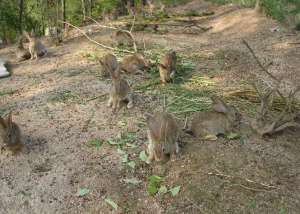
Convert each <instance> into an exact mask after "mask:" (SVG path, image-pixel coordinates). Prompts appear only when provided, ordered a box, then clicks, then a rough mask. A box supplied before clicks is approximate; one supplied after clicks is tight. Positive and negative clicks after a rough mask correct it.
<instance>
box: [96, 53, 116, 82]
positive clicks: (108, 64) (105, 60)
mask: <svg viewBox="0 0 300 214" xmlns="http://www.w3.org/2000/svg"><path fill="white" fill-rule="evenodd" d="M100 64H101V65H102V76H104V77H107V76H109V75H110V74H111V73H112V72H113V71H115V70H116V69H117V68H118V61H117V57H116V56H115V55H113V54H110V53H109V54H106V55H105V56H104V57H102V58H101V59H100Z"/></svg>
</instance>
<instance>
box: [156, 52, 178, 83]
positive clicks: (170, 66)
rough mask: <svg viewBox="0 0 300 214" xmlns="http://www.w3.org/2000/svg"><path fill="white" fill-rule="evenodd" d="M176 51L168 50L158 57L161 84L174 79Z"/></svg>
mask: <svg viewBox="0 0 300 214" xmlns="http://www.w3.org/2000/svg"><path fill="white" fill-rule="evenodd" d="M176 61H177V57H176V52H175V51H169V52H168V53H167V54H166V55H165V56H163V57H162V58H161V59H160V63H159V66H158V67H159V75H160V81H161V82H162V83H163V84H166V83H167V82H170V81H171V80H173V79H174V77H175V73H176Z"/></svg>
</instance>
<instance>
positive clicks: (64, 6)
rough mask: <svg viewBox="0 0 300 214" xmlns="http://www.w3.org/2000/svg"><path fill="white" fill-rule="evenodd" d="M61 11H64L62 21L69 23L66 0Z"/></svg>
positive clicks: (62, 0)
mask: <svg viewBox="0 0 300 214" xmlns="http://www.w3.org/2000/svg"><path fill="white" fill-rule="evenodd" d="M61 11H62V20H63V21H64V22H66V21H67V12H66V0H61ZM65 27H66V24H64V28H65Z"/></svg>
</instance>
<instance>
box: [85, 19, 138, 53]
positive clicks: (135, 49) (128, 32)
mask: <svg viewBox="0 0 300 214" xmlns="http://www.w3.org/2000/svg"><path fill="white" fill-rule="evenodd" d="M86 18H88V19H90V20H92V21H93V22H95V23H96V24H97V26H98V27H101V28H107V29H112V30H117V31H121V32H124V33H127V34H128V35H129V36H130V38H131V39H132V42H133V49H134V52H137V46H136V42H135V39H134V36H133V34H132V33H131V31H132V29H133V27H134V23H135V16H134V18H133V23H132V25H131V30H130V31H128V30H123V29H120V28H116V27H111V26H106V25H102V24H101V23H100V22H98V21H97V20H95V19H93V18H92V17H88V16H87V17H86Z"/></svg>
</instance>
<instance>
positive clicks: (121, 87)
mask: <svg viewBox="0 0 300 214" xmlns="http://www.w3.org/2000/svg"><path fill="white" fill-rule="evenodd" d="M111 79H112V85H111V88H110V95H109V100H108V103H107V106H108V107H112V109H113V111H118V110H119V109H120V107H121V103H122V102H123V101H126V102H128V104H127V108H128V109H130V108H132V107H133V98H132V94H131V93H130V86H129V84H128V82H127V81H126V80H125V79H123V78H122V77H121V72H120V67H119V66H118V67H117V69H116V70H114V71H111Z"/></svg>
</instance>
